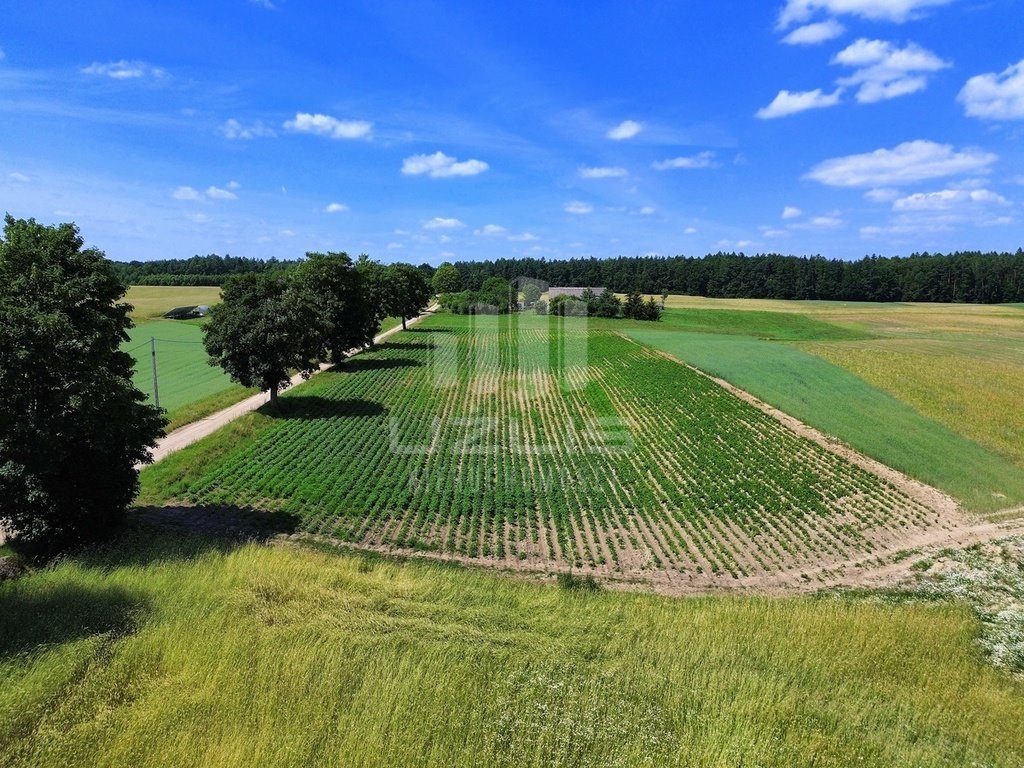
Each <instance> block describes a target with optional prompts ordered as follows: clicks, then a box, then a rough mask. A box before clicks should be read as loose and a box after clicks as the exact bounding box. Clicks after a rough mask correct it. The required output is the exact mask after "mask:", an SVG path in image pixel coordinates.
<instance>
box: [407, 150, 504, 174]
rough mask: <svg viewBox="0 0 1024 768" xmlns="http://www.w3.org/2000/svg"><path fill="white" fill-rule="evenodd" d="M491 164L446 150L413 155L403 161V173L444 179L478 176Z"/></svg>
mask: <svg viewBox="0 0 1024 768" xmlns="http://www.w3.org/2000/svg"><path fill="white" fill-rule="evenodd" d="M488 168H490V166H489V165H488V164H487V163H485V162H484V161H483V160H463V161H462V162H459V161H458V160H456V159H455V158H454V157H448V155H446V154H445V153H444V152H435V153H434V154H432V155H412V156H411V157H407V158H405V160H403V161H402V173H404V174H405V175H406V176H419V175H421V174H427V175H428V176H430V178H432V179H444V178H448V177H451V176H476V175H477V174H478V173H483V172H484V171H486V170H487V169H488Z"/></svg>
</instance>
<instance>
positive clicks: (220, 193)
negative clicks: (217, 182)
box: [206, 186, 238, 200]
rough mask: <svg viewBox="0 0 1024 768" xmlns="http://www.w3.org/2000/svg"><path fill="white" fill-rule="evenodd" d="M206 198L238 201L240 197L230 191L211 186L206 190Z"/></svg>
mask: <svg viewBox="0 0 1024 768" xmlns="http://www.w3.org/2000/svg"><path fill="white" fill-rule="evenodd" d="M206 196H207V197H208V198H210V199H211V200H237V199H238V195H236V194H235V193H234V192H232V191H231V190H229V189H221V188H220V187H214V186H210V187H207V188H206Z"/></svg>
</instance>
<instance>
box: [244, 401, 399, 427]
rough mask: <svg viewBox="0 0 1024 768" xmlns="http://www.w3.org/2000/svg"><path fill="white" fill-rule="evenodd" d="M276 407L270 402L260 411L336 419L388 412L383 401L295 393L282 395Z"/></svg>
mask: <svg viewBox="0 0 1024 768" xmlns="http://www.w3.org/2000/svg"><path fill="white" fill-rule="evenodd" d="M277 403H278V404H277V407H276V408H274V407H273V406H271V405H270V404H269V403H267V404H266V405H263V406H262V407H260V409H259V410H260V413H262V414H264V415H266V416H269V417H270V418H272V419H293V420H296V421H301V420H304V419H308V420H313V419H335V418H346V417H356V416H380V415H382V414H385V413H387V408H385V407H384V406H383V405H382V404H381V403H378V402H376V401H374V400H362V399H341V400H338V399H335V398H330V397H321V396H320V395H293V396H289V397H282V398H280V399H279V400H278V401H277Z"/></svg>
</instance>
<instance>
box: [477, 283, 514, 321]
mask: <svg viewBox="0 0 1024 768" xmlns="http://www.w3.org/2000/svg"><path fill="white" fill-rule="evenodd" d="M511 292H512V287H511V286H510V285H509V282H508V280H506V279H505V278H503V277H489V278H487V279H486V280H484V284H483V285H481V286H480V303H482V304H487V305H488V306H491V307H497V310H498V313H499V314H505V313H506V312H508V311H509V301H510V299H511Z"/></svg>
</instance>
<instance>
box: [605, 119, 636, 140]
mask: <svg viewBox="0 0 1024 768" xmlns="http://www.w3.org/2000/svg"><path fill="white" fill-rule="evenodd" d="M643 129H644V126H643V123H638V122H637V121H636V120H623V121H622V122H621V123H619V124H618V125H616V126H615V127H614V128H612V129H610V130H609V131H608V133H607V136H608V138H609V139H612V140H613V141H622V140H623V139H632V138H633V137H634V136H636V135H637V134H638V133H640V131H642V130H643Z"/></svg>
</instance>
